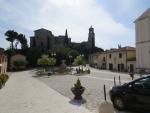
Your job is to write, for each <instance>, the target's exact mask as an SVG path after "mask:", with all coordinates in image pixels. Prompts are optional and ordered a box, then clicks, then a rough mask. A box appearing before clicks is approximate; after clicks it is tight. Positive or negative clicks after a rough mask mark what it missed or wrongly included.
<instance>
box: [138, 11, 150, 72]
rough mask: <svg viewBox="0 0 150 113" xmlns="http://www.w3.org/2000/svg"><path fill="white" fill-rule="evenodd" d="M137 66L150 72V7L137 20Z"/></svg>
mask: <svg viewBox="0 0 150 113" xmlns="http://www.w3.org/2000/svg"><path fill="white" fill-rule="evenodd" d="M135 27H136V59H137V60H136V68H137V70H138V71H140V70H144V71H146V72H147V73H150V9H148V10H147V11H146V12H144V13H143V14H142V15H141V16H140V17H139V18H138V19H137V20H136V21H135Z"/></svg>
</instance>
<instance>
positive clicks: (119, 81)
mask: <svg viewBox="0 0 150 113" xmlns="http://www.w3.org/2000/svg"><path fill="white" fill-rule="evenodd" d="M119 84H120V85H121V79H120V76H119Z"/></svg>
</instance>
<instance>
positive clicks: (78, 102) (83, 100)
mask: <svg viewBox="0 0 150 113" xmlns="http://www.w3.org/2000/svg"><path fill="white" fill-rule="evenodd" d="M69 103H70V104H72V105H76V106H81V105H82V104H84V103H86V100H85V99H84V98H83V99H82V100H75V99H72V100H70V101H69Z"/></svg>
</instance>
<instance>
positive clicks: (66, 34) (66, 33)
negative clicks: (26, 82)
mask: <svg viewBox="0 0 150 113" xmlns="http://www.w3.org/2000/svg"><path fill="white" fill-rule="evenodd" d="M65 37H66V38H68V31H67V29H66V32H65Z"/></svg>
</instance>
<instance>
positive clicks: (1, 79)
mask: <svg viewBox="0 0 150 113" xmlns="http://www.w3.org/2000/svg"><path fill="white" fill-rule="evenodd" d="M8 79H9V76H8V75H7V74H1V75H0V89H1V88H3V86H4V85H5V83H6V82H7V80H8Z"/></svg>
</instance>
